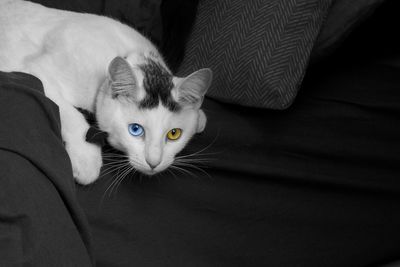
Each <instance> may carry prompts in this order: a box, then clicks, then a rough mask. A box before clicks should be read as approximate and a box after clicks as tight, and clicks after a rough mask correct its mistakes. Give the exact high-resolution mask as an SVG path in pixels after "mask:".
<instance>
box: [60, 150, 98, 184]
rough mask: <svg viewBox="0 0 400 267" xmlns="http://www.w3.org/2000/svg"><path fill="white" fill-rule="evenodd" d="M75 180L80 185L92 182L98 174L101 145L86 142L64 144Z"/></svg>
mask: <svg viewBox="0 0 400 267" xmlns="http://www.w3.org/2000/svg"><path fill="white" fill-rule="evenodd" d="M66 149H67V152H68V155H69V157H70V159H71V163H72V171H73V174H74V178H75V180H76V181H77V182H78V183H79V184H82V185H88V184H90V183H93V182H94V181H95V180H97V178H99V175H100V168H101V165H102V158H101V147H99V146H98V145H94V144H91V143H88V142H74V143H72V144H68V143H67V144H66Z"/></svg>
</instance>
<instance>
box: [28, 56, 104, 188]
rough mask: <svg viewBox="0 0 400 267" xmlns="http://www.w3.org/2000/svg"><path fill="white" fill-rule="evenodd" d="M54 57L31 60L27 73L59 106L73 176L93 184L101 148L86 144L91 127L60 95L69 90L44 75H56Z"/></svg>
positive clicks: (63, 136)
mask: <svg viewBox="0 0 400 267" xmlns="http://www.w3.org/2000/svg"><path fill="white" fill-rule="evenodd" d="M52 57H54V56H52V55H49V56H48V57H46V56H45V55H41V56H40V57H37V58H36V59H35V60H32V59H31V61H30V62H28V64H26V65H25V68H24V71H26V72H28V73H31V74H33V75H35V76H37V77H39V78H40V79H41V81H42V83H43V87H44V90H45V94H46V96H47V97H48V98H50V99H51V100H53V101H54V102H55V103H56V104H57V105H58V107H59V110H60V119H61V134H62V138H63V141H64V142H65V149H66V150H67V152H68V155H69V157H70V160H71V164H72V170H73V175H74V177H75V179H76V181H77V182H78V183H80V184H84V185H86V184H90V183H92V182H94V181H95V180H96V179H97V178H98V177H99V174H100V168H101V165H102V154H101V147H100V146H98V145H95V144H91V143H88V142H86V133H87V131H88V129H89V127H90V126H89V124H88V123H87V121H86V119H85V117H84V116H83V114H82V113H80V112H79V111H78V110H77V109H76V108H75V107H74V106H73V105H72V104H71V103H70V102H68V101H67V100H66V99H65V98H64V97H63V94H62V93H61V92H63V91H64V93H66V92H68V90H66V89H65V88H64V89H62V88H63V87H62V84H61V83H60V82H59V79H57V78H54V77H57V75H56V74H54V75H44V74H46V73H54V71H52V67H51V66H52V64H51V63H52V61H51V58H52ZM49 58H50V60H49Z"/></svg>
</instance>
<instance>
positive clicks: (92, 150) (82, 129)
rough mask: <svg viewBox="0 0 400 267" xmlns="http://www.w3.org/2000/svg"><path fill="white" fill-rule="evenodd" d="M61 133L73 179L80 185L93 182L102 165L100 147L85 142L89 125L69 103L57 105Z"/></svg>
mask: <svg viewBox="0 0 400 267" xmlns="http://www.w3.org/2000/svg"><path fill="white" fill-rule="evenodd" d="M59 108H60V118H61V133H62V138H63V140H64V142H65V149H66V150H67V152H68V155H69V157H70V159H71V164H72V170H73V174H74V177H75V179H76V180H77V182H78V183H80V184H84V185H87V184H90V183H92V182H94V181H95V180H96V179H97V178H98V177H99V174H100V168H101V165H102V156H101V147H100V146H98V145H95V144H91V143H88V142H86V133H87V131H88V129H89V127H90V126H89V124H88V123H87V121H86V120H85V118H84V116H83V115H82V113H80V112H79V111H78V110H77V109H76V108H75V107H73V106H72V105H70V104H69V103H66V102H63V103H61V104H59Z"/></svg>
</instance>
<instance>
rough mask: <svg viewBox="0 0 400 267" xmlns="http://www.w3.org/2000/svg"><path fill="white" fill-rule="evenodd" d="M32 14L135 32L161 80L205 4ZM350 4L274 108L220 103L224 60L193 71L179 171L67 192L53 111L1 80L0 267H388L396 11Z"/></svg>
mask: <svg viewBox="0 0 400 267" xmlns="http://www.w3.org/2000/svg"><path fill="white" fill-rule="evenodd" d="M35 2H40V3H42V4H44V5H48V6H52V7H57V8H62V9H67V10H75V11H81V12H91V13H98V14H106V15H110V16H113V17H116V18H119V19H120V20H122V21H123V22H125V23H129V24H131V25H132V26H136V27H137V28H139V29H140V30H141V31H142V32H144V33H145V34H146V35H147V36H149V37H150V38H151V39H152V40H153V41H154V42H155V43H156V44H157V45H158V46H159V47H160V49H161V50H162V51H163V52H164V55H165V56H166V60H167V62H169V63H170V65H171V66H172V68H173V69H174V71H176V72H177V73H182V74H184V73H185V72H186V71H189V70H190V67H191V64H190V63H192V64H195V63H196V64H202V63H204V62H194V61H193V60H192V57H194V56H196V55H198V54H196V53H203V52H204V50H201V49H209V48H207V46H205V47H201V46H199V43H196V42H197V41H196V40H200V39H196V36H194V35H195V34H196V31H197V33H198V32H201V31H200V30H199V29H203V28H201V27H200V26H201V25H200V26H199V25H198V23H199V14H203V15H204V14H205V15H207V14H210V13H207V12H205V11H204V8H207V7H208V6H207V5H206V4H205V3H206V2H207V3H210V2H209V1H205V0H199V1H183V0H182V1H168V0H164V1H158V0H152V1H118V2H117V1H115V2H112V1H96V0H87V1H69V2H63V1H45V0H43V1H35ZM221 2H225V3H227V1H221ZM221 2H220V3H221ZM233 2H235V1H232V3H233ZM242 2H243V1H242ZM261 2H262V1H261ZM261 2H260V1H258V3H261ZM265 2H268V1H265ZM271 2H273V1H271ZM275 2H276V1H275ZM283 2H284V3H286V2H285V1H282V3H283ZM289 2H290V3H294V2H296V1H287V3H289ZM300 2H301V1H300ZM310 2H312V1H310ZM328 2H329V1H327V3H328ZM228 3H229V1H228ZM243 3H245V2H243ZM247 3H249V2H247ZM356 3H364V4H366V5H365V6H366V7H368V8H364V9H361V8H360V9H357V8H358V6H357V5H356ZM339 4H340V5H339ZM353 4H354V6H352V5H351V4H349V2H346V1H340V0H337V1H331V2H329V4H327V5H326V7H324V9H323V10H324V12H325V13H323V15H321V17H320V19H321V24H320V25H319V27H318V28H316V29H315V30H316V31H315V33H314V35H313V36H314V37H313V38H311V39H310V40H312V41H313V43H312V44H311V45H310V44H308V46H307V48H304V50H302V51H300V52H301V54H300V55H299V54H297V55H296V56H299V57H300V59H299V60H298V61H296V62H298V64H296V65H292V66H290V67H293V68H302V69H304V72H300V71H299V72H298V73H297V72H296V73H294V74H292V75H291V76H290V77H289V78H290V79H292V78H293V79H296V80H295V81H294V82H293V83H292V86H291V87H290V88H289V87H288V88H289V89H290V90H293V91H292V92H293V93H291V94H290V95H291V97H292V98H291V99H290V100H289V101H285V102H279V101H280V100H281V99H278V98H279V94H278V95H276V94H274V98H273V99H272V100H271V101H272V102H271V101H270V100H268V101H263V99H264V98H263V97H261V96H263V95H261V96H260V97H259V98H257V97H254V95H252V94H251V93H252V92H249V93H248V94H243V95H244V96H243V95H240V96H238V97H236V95H233V93H232V97H230V91H229V90H230V89H232V88H231V87H229V86H227V87H224V88H223V89H222V87H223V86H224V81H226V80H229V79H228V76H224V73H225V72H224V71H225V69H226V65H225V64H224V62H222V63H221V65H216V66H209V67H211V68H213V67H215V68H216V69H217V72H216V75H219V76H218V79H219V80H217V84H216V85H214V87H213V88H211V89H212V90H211V92H210V94H209V95H208V97H206V98H205V101H204V104H203V105H204V110H205V113H206V114H207V117H208V124H207V127H206V130H205V132H203V133H202V134H199V135H197V136H195V137H194V138H193V140H192V141H191V143H190V145H189V146H188V147H187V148H186V149H185V151H183V152H182V153H183V154H186V155H188V154H192V155H193V157H194V158H195V160H197V161H196V162H194V165H193V166H191V167H188V168H187V169H185V170H182V171H181V172H178V171H174V172H165V173H162V174H160V175H158V176H155V177H144V176H141V175H138V174H135V175H132V176H129V177H128V178H126V179H124V180H122V181H119V182H118V184H116V183H113V181H115V177H116V176H117V173H116V172H111V173H110V172H109V171H108V170H107V167H104V168H103V172H102V173H103V175H102V177H101V178H100V179H99V180H98V181H97V182H96V183H94V184H92V185H89V186H79V185H76V184H74V182H73V179H72V170H71V166H70V163H69V161H68V155H67V154H66V152H65V150H64V149H63V144H62V140H61V137H60V123H59V118H58V113H57V112H58V110H57V107H56V105H55V104H54V103H52V102H51V101H50V100H48V99H47V98H46V97H45V96H44V95H43V88H42V87H41V83H40V81H39V80H38V79H37V78H35V77H33V76H31V75H29V74H25V73H4V72H2V73H1V75H0V87H1V88H0V96H1V97H0V101H1V105H0V125H1V127H0V179H1V180H0V183H1V185H0V266H93V265H96V266H143V267H145V266H185V267H191V266H230V267H231V266H272V267H274V266H277V267H281V266H282V267H283V266H284V267H286V266H287V267H292V266H307V267H312V266H315V267H321V266H323V267H330V266H340V267H342V266H349V267H350V266H354V267H356V266H360V267H361V266H365V267H367V266H400V264H399V263H397V264H396V262H397V261H400V153H399V151H400V141H399V137H400V90H399V89H400V42H399V40H398V38H397V34H396V30H395V29H396V26H397V24H396V23H397V17H396V16H397V10H398V8H399V7H400V5H399V2H398V1H396V0H385V1H368V0H364V1H354V2H353ZM343 5H344V6H343ZM209 6H212V5H209ZM350 8H354V12H352V13H351V12H350V11H351V10H350ZM314 11H315V9H313V12H314ZM334 11H335V12H336V13H335V12H334ZM347 11H349V13H351V16H350V15H348V14H347V13H346V12H347ZM201 12H203V13H201ZM236 12H239V13H240V12H241V10H240V9H238V10H236ZM332 12H333V13H332ZM196 14H197V15H196ZM346 16H347V18H349V19H348V20H344V17H346ZM239 18H241V17H239ZM313 18H314V17H313ZM263 19H265V18H263ZM204 21H206V22H207V20H204ZM204 21H203V22H204ZM336 21H342V24H341V26H340V27H339V26H337V25H336V26H335V25H333V24H329V23H332V22H336ZM210 23H211V21H210ZM213 23H216V22H215V21H213ZM210 28H213V27H210ZM272 29H273V28H272ZM301 32H302V31H299V33H301ZM250 33H251V32H250ZM202 34H203V35H204V32H203V33H202ZM193 40H194V41H193ZM205 41H207V40H205ZM233 42H235V40H233ZM199 47H200V48H199ZM211 47H212V49H211V50H210V51H211V52H213V51H214V50H215V49H217V46H211ZM210 51H209V52H210ZM204 58H206V59H207V57H204ZM290 58H293V57H290ZM269 59H271V58H269ZM257 60H258V59H257ZM271 60H272V59H271ZM286 63H287V62H286ZM286 63H285V64H286ZM277 64H278V63H277ZM277 66H278V65H277ZM279 66H280V65H279ZM288 68H289V67H288ZM288 68H285V69H284V71H287V69H288ZM296 70H297V69H296ZM228 71H231V74H232V73H235V71H237V69H234V70H232V69H230V70H228ZM239 71H242V72H243V71H245V70H244V69H242V70H240V69H239ZM248 75H250V76H249V79H252V78H251V73H250V74H248ZM279 75H281V73H279ZM229 77H231V76H229ZM279 77H280V76H279ZM279 77H278V78H279ZM267 78H268V77H267ZM282 80H283V79H277V81H279V82H280V83H281V81H282ZM293 85H295V86H293ZM239 89H240V90H246V89H247V88H243V87H241V88H239ZM232 90H233V89H232ZM226 91H228V94H226ZM221 92H225V95H223V96H222V94H221ZM271 95H272V93H271ZM276 96H278V97H276ZM269 99H270V98H269ZM277 99H278V100H279V101H278V100H277ZM259 100H260V101H259ZM277 101H278V102H277ZM271 103H272V104H271ZM21 107H22V108H21ZM21 125H22V126H23V129H24V131H21ZM27 129H28V130H27ZM103 149H104V150H110V149H112V148H110V147H108V146H107V145H105V146H104V148H103Z"/></svg>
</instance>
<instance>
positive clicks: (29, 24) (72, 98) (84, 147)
mask: <svg viewBox="0 0 400 267" xmlns="http://www.w3.org/2000/svg"><path fill="white" fill-rule="evenodd" d="M117 56H121V57H126V58H127V61H128V62H129V64H130V65H131V67H132V71H133V73H134V74H135V77H136V79H137V84H138V88H141V87H142V80H143V75H142V74H141V72H140V71H139V69H138V68H137V65H138V64H140V63H141V62H140V61H141V60H143V58H144V57H153V58H154V57H155V58H156V59H157V60H158V61H159V62H160V63H161V64H162V65H164V66H165V63H164V62H163V61H162V58H161V56H160V55H159V53H158V52H157V49H156V48H155V47H154V46H153V45H152V44H151V42H150V41H149V40H147V39H146V38H145V37H143V36H142V35H141V34H139V33H138V32H137V31H135V30H134V29H132V28H130V27H128V26H126V25H124V24H121V23H120V22H118V21H115V20H112V19H110V18H106V17H103V16H97V15H92V14H81V13H74V12H69V11H61V10H56V9H50V8H46V7H44V6H42V5H39V4H35V3H31V2H26V1H22V0H0V69H1V70H2V71H23V72H27V73H31V74H33V75H35V76H37V77H38V78H40V80H41V81H42V82H43V85H44V90H45V94H46V96H47V97H49V98H50V99H51V100H53V101H54V102H55V103H56V104H57V105H58V106H59V108H60V118H61V124H62V137H63V139H64V141H65V142H66V150H67V152H68V154H69V156H70V158H71V162H72V167H73V172H74V177H75V178H76V179H77V181H78V182H79V183H81V184H89V183H91V182H93V181H94V180H96V179H97V178H98V176H99V172H100V168H101V165H102V158H101V149H100V147H98V146H96V145H93V144H90V143H87V142H86V141H85V136H86V132H87V130H88V128H89V125H88V123H87V122H86V121H85V119H84V117H83V116H82V114H81V113H80V112H78V111H77V110H76V109H75V107H81V108H84V109H87V110H89V111H92V112H94V111H96V115H97V119H98V121H99V125H100V128H101V129H102V130H104V131H106V132H108V133H109V135H110V136H109V142H110V143H111V144H112V145H113V146H115V147H116V148H117V149H120V150H122V151H124V152H125V153H126V154H127V155H128V156H129V157H130V159H131V163H132V164H133V166H134V167H135V168H136V169H138V170H139V171H142V172H144V173H147V174H153V173H156V172H159V171H162V170H164V169H165V168H167V167H168V166H169V165H170V164H171V163H172V162H173V160H174V156H175V155H176V153H177V152H179V151H180V150H181V149H182V148H183V147H184V146H185V144H186V143H187V142H188V140H189V139H190V138H191V137H192V135H193V134H195V133H196V132H197V131H202V130H203V129H204V126H205V121H206V119H205V115H204V113H202V111H201V110H199V106H196V107H195V106H190V105H189V106H185V107H184V110H183V111H181V112H179V113H177V114H175V113H172V112H170V111H169V110H167V109H166V108H164V107H163V106H161V105H160V106H159V107H158V108H157V109H155V110H139V109H138V108H137V106H136V105H135V104H134V103H129V101H127V102H126V103H125V102H123V101H122V102H121V101H118V100H117V99H112V98H111V97H110V94H109V89H110V88H109V85H110V83H109V78H108V71H107V69H108V66H109V63H110V62H111V61H112V59H114V58H115V57H117ZM209 79H211V78H210V77H209ZM100 88H101V90H99V89H100ZM177 90H179V88H174V92H176V91H177ZM205 90H207V88H205ZM204 93H205V91H204ZM97 96H98V97H97ZM138 97H139V98H143V97H144V93H143V90H138ZM96 98H97V101H96ZM96 103H97V106H96ZM199 119H200V121H199ZM130 123H139V124H141V125H142V126H144V127H145V131H146V134H145V136H144V137H143V138H137V137H133V136H131V135H129V133H128V130H127V127H128V125H129V124H130ZM172 128H181V129H182V130H183V134H182V137H181V138H180V139H179V140H176V141H166V138H165V135H166V133H167V132H168V131H169V130H170V129H172ZM148 162H151V163H159V164H158V166H157V167H156V168H155V169H154V170H152V169H151V168H150V167H149V165H148Z"/></svg>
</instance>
